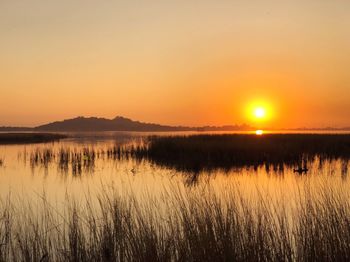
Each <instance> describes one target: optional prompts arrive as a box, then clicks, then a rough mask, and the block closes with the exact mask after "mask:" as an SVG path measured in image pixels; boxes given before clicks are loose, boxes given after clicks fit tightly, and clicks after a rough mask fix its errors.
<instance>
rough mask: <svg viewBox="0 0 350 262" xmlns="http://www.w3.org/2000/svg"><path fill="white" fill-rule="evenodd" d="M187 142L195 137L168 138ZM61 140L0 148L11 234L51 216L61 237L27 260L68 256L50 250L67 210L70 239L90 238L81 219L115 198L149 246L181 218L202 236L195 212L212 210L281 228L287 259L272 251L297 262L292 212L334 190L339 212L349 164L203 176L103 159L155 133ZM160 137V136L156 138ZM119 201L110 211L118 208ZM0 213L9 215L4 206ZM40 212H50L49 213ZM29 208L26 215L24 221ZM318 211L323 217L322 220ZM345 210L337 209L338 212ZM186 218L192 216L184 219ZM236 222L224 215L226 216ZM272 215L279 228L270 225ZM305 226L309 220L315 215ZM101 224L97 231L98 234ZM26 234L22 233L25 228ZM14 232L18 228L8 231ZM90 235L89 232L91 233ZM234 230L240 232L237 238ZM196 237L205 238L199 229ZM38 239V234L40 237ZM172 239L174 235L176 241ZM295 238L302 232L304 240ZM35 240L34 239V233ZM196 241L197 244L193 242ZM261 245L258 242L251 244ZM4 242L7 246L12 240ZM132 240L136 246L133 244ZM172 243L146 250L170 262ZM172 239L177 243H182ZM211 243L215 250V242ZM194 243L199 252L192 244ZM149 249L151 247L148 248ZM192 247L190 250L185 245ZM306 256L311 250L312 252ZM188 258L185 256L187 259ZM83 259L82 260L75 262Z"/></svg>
mask: <svg viewBox="0 0 350 262" xmlns="http://www.w3.org/2000/svg"><path fill="white" fill-rule="evenodd" d="M193 134H195V133H180V134H172V135H173V136H177V135H193ZM70 135H71V136H70V137H69V138H67V139H63V140H60V141H58V142H50V143H41V144H25V145H20V144H19V145H0V159H2V160H3V163H2V165H1V166H0V198H1V203H2V204H1V205H2V207H3V209H2V210H8V209H10V210H11V212H13V215H14V217H15V218H16V219H14V220H13V221H12V223H13V227H14V229H12V230H15V232H22V231H21V230H29V232H32V231H31V230H33V228H32V226H33V225H36V226H38V225H39V227H41V226H40V225H43V224H42V223H44V224H45V223H47V221H46V219H47V217H45V216H43V214H51V213H50V212H53V213H54V214H55V215H53V217H54V218H51V215H48V216H49V217H50V221H51V219H52V220H53V221H55V223H53V224H55V225H54V226H55V227H56V226H57V228H61V229H60V230H58V229H57V230H58V231H57V232H66V235H64V236H62V237H61V238H60V239H57V237H56V236H52V238H53V239H54V241H53V240H52V239H51V238H50V234H49V236H47V232H46V231H45V232H46V233H45V234H44V235H45V236H46V238H48V239H50V241H53V242H54V243H56V244H54V245H53V246H50V245H49V246H46V244H47V243H46V241H47V239H46V238H45V241H44V242H45V243H46V244H45V245H44V247H41V249H40V248H39V249H40V252H39V251H35V252H36V253H35V254H32V255H31V256H32V257H33V258H38V259H40V257H41V256H43V255H44V254H43V253H45V252H48V253H49V254H50V256H51V257H52V258H55V259H57V260H58V261H60V260H62V261H63V260H65V258H67V257H66V256H61V255H60V254H58V253H57V252H58V247H60V248H67V249H69V248H68V246H66V244H64V243H65V242H64V239H68V240H71V236H70V235H69V233H68V231H69V229H70V228H71V226H72V224H71V222H69V221H70V220H69V219H70V218H71V217H72V216H71V215H72V213H71V210H72V208H73V209H74V210H78V211H77V212H78V213H79V214H80V216H79V218H82V217H84V219H85V220H84V219H82V221H83V223H82V229H81V230H82V232H80V233H79V232H76V234H78V233H79V234H82V235H86V236H89V237H91V234H92V232H91V231H90V230H91V225H90V224H89V223H90V222H91V221H90V220H89V217H90V218H91V217H94V216H95V218H101V217H102V218H103V217H104V215H105V214H104V212H105V211H106V210H109V209H108V208H107V209H106V210H104V208H101V200H104V201H106V202H105V203H107V202H108V203H109V201H111V202H112V203H114V201H115V199H119V200H118V201H120V203H124V204H123V205H126V207H123V208H126V210H128V208H127V206H128V205H130V207H129V208H131V209H132V210H133V211H132V212H131V213H130V214H137V215H136V221H134V222H133V223H135V224H134V226H133V228H134V229H135V230H136V231H137V230H140V228H139V227H140V223H141V222H142V223H144V221H143V220H140V221H141V222H140V221H138V220H137V217H144V216H146V217H147V219H146V221H148V222H147V223H150V225H152V226H150V228H148V227H147V230H151V229H152V228H153V227H155V228H156V231H155V232H153V231H152V230H151V233H150V232H148V233H147V234H153V233H154V234H155V236H157V239H153V240H152V241H154V244H155V245H156V246H157V245H158V244H164V243H163V242H162V241H166V240H167V239H168V238H169V237H170V238H171V235H172V234H175V233H174V232H172V231H171V230H175V229H176V230H180V229H181V230H184V228H183V227H182V226H179V227H177V226H175V227H174V228H172V226H169V223H170V222H169V219H170V220H171V219H175V221H171V224H172V225H173V224H174V225H177V224H179V225H180V224H181V223H184V221H183V219H190V220H189V221H187V222H186V223H187V224H191V223H193V225H192V226H193V227H194V228H197V227H199V228H197V231H196V234H197V233H198V234H202V233H203V232H202V231H201V230H202V229H201V228H200V225H201V224H200V223H202V222H203V221H205V217H206V213H205V212H204V210H201V207H202V206H203V207H205V208H206V209H207V208H209V209H213V212H214V210H216V209H217V208H219V209H220V210H221V209H222V210H221V211H220V212H223V214H226V215H227V212H231V211H232V210H236V211H237V213H236V214H235V215H237V218H238V217H241V218H242V217H244V218H245V219H247V221H245V222H244V223H248V224H250V225H251V226H252V227H254V226H256V230H257V232H258V233H259V232H260V231H261V230H262V229H261V228H259V226H258V225H259V223H262V224H264V223H268V224H273V225H274V226H277V228H279V229H281V230H282V229H283V230H286V232H287V233H288V234H290V236H289V235H288V238H290V239H289V240H288V241H290V242H288V241H287V240H286V241H287V242H288V243H287V244H288V245H289V246H288V249H289V251H288V252H290V254H289V255H288V254H287V251H286V250H280V252H281V253H283V256H290V257H288V258H291V259H292V260H298V258H300V259H304V256H306V254H304V253H302V252H301V251H300V250H298V248H299V247H298V246H297V245H296V241H297V242H298V243H300V241H299V240H297V236H299V237H300V235H298V234H299V233H300V232H299V233H298V232H297V231H298V230H299V228H297V229H296V228H295V227H296V225H295V223H296V221H298V222H297V223H301V218H300V212H301V210H304V211H305V210H306V209H305V207H307V206H308V205H310V203H308V201H312V203H314V202H315V203H314V204H311V206H312V205H314V206H312V207H313V208H316V209H317V208H319V206H318V204H317V201H321V199H323V197H325V199H324V200H325V201H326V200H327V199H328V197H329V196H328V195H327V194H325V192H331V193H334V192H341V193H340V194H339V195H336V199H337V201H338V200H339V199H340V200H341V201H339V203H338V202H336V203H338V204H342V203H343V202H344V203H345V204H346V206H347V205H348V196H349V190H348V188H350V183H349V160H348V159H347V158H329V159H328V158H322V157H318V156H316V157H315V158H313V159H312V160H308V161H307V163H304V164H306V165H307V168H308V171H307V172H306V173H298V172H295V170H294V169H295V168H297V167H298V166H297V165H290V164H289V165H282V166H281V165H276V166H275V168H274V167H273V166H267V165H264V164H262V165H255V166H249V165H247V166H239V167H237V166H232V167H230V168H225V167H226V166H224V167H223V168H220V167H218V168H206V169H198V170H195V171H193V170H187V169H186V168H185V169H183V168H177V166H176V165H167V164H164V162H162V164H159V163H158V162H157V160H154V159H152V158H151V159H149V158H147V157H137V156H136V157H135V155H133V154H131V153H130V154H129V153H128V154H120V155H118V156H115V155H113V154H112V150H113V148H114V150H117V149H118V148H126V149H127V148H137V147H138V146H140V145H141V146H142V145H144V144H145V143H146V142H145V141H146V140H147V137H148V136H150V135H154V134H151V133H123V132H119V133H115V132H109V133H89V134H70ZM158 135H159V134H158ZM162 135H163V136H165V135H169V134H168V133H164V134H162ZM250 135H252V134H250ZM252 136H253V135H252ZM172 160H173V159H172ZM172 163H173V162H172ZM323 194H324V195H323ZM338 198H339V199H338ZM237 199H238V200H237ZM118 201H117V202H115V203H119V202H118ZM202 201H204V202H202ZM211 201H214V202H211ZM313 201H314V202H313ZM322 201H323V200H322ZM332 201H333V200H332ZM132 203H133V204H132ZM196 203H201V205H198V206H197V204H196ZM233 203H234V204H233ZM103 205H104V204H103ZM9 206H10V207H11V208H8V207H9ZM5 207H7V208H8V209H6V208H5ZM322 207H323V206H322ZM334 208H335V207H334ZM347 208H348V206H347ZM47 209H49V210H51V211H50V212H48V211H47ZM28 210H30V212H29V214H28ZM183 210H186V212H189V213H186V212H185V213H182V212H184V211H183ZM191 210H192V211H191ZM307 210H308V209H307ZM314 211H315V210H313V209H312V208H311V207H310V212H311V213H312V212H314ZM326 211H327V210H326ZM326 211H325V210H323V211H322V212H323V214H325V212H326ZM348 211H349V210H348V209H346V212H348ZM80 212H81V213H80ZM138 212H139V213H138ZM177 212H179V213H177ZM192 212H193V213H192ZM203 212H204V213H203ZM73 213H74V212H73ZM266 213H268V214H271V216H269V217H268V218H267V217H264V215H263V216H262V217H261V218H260V219H262V220H259V216H261V215H262V214H266ZM4 214H5V213H4ZM83 214H85V215H83ZM130 214H129V215H130ZM193 214H194V217H191V216H192V215H193ZM220 214H221V213H220ZM110 215H111V214H109V215H106V216H107V217H108V218H105V219H106V220H107V221H109V219H111V218H110V217H109V216H110ZM185 215H187V216H188V217H186V216H185ZM214 215H215V216H216V215H219V214H217V213H215V214H211V215H210V216H211V218H213V216H214ZM235 215H232V216H230V217H234V216H235ZM304 215H305V214H304ZM196 216H198V217H196ZM202 216H203V217H202ZM249 216H251V217H252V218H251V219H252V220H251V221H250V220H249V219H248V218H249ZM307 216H308V214H306V218H307V219H308V217H307ZM28 217H30V221H31V222H28V221H27V219H28ZM281 217H282V219H283V221H284V222H281V221H280V220H279V219H280V218H281ZM296 217H297V218H296ZM202 218H203V219H204V220H203V221H202V220H200V221H201V222H198V221H197V220H198V219H202ZM312 218H313V219H315V218H317V216H315V217H312ZM124 219H125V217H124ZM142 219H143V218H142ZM148 219H151V220H148ZM192 219H194V220H192ZM196 219H197V220H196ZM226 219H227V218H226ZM1 221H2V220H1V219H0V226H1V225H3V226H4V225H5V224H1ZM23 221H25V223H24V225H25V226H24V225H22V224H21V223H23ZM33 221H34V222H33ZM43 221H46V222H43ZM64 221H68V222H64ZM84 221H85V222H84ZM86 221H90V222H86ZM112 221H113V220H112ZM126 221H127V220H126ZM132 221H133V220H132ZM150 221H151V222H150ZM196 221H197V222H198V223H199V224H198V223H197V222H196ZM225 221H226V222H230V221H227V220H225ZM249 221H250V222H249ZM259 221H260V222H259ZM271 221H273V222H271ZM310 221H311V222H312V223H313V222H315V221H314V220H312V219H311V220H310ZM231 222H232V221H231ZM311 222H310V223H311ZM36 223H37V224H36ZM50 223H51V222H50ZM84 223H87V224H88V225H90V226H88V227H87V228H85V226H86V224H84ZM120 223H122V222H120ZM142 223H141V224H142ZM235 223H236V222H235ZM281 223H282V224H281ZM318 223H319V222H318ZM107 224H108V223H107ZM112 224H113V223H112ZM248 224H246V225H245V226H244V227H243V229H242V228H240V230H243V231H244V234H246V233H247V230H248V228H249V226H248V227H247V225H248ZM103 225H104V224H103V223H102V224H101V225H100V226H103ZM346 225H347V224H346ZM51 226H53V225H51ZM51 226H50V228H51ZM299 226H300V225H299ZM344 226H345V225H344ZM28 227H29V228H31V229H28ZM45 227H47V226H45ZM282 227H285V228H282ZM18 228H19V229H20V230H19V231H16V230H18ZM266 228H268V227H266ZM266 228H264V230H265V229H266ZM35 230H37V229H35ZM50 230H51V229H50ZM95 230H97V229H96V228H95ZM203 230H204V229H203ZM225 230H228V229H225ZM230 230H231V229H230ZM235 230H236V229H235ZM264 230H263V231H261V232H264V233H266V234H267V233H268V232H265V231H264ZM266 230H267V229H266ZM275 230H276V229H275ZM295 230H297V231H295ZM107 231H108V230H107ZM243 231H240V232H241V234H242V232H243ZM33 232H34V231H33ZM50 232H51V231H50ZM57 232H56V233H55V234H57ZM98 232H100V231H98ZM138 232H139V231H138ZM164 232H167V233H166V234H167V236H166V237H164V239H163V238H162V234H165V233H164ZM205 232H207V231H206V230H205ZM100 233H101V232H100ZM129 233H130V232H129ZM280 233H281V232H280ZM280 233H278V235H276V236H275V237H273V238H277V239H280V238H282V237H285V236H283V233H285V232H282V233H281V234H282V235H279V234H280ZM41 234H43V233H42V232H41ZM130 234H131V233H130ZM147 234H146V235H147ZM159 234H160V235H159ZM178 234H180V235H181V234H182V233H178ZM244 234H242V236H243V235H244ZM254 234H255V233H254ZM304 234H306V233H305V232H304ZM58 235H60V234H58ZM180 235H179V236H180ZM40 236H41V237H42V235H40ZM196 236H197V237H198V235H196ZM144 237H146V236H144ZM207 237H210V236H207ZM327 237H329V236H327ZM0 238H1V234H0ZM39 238H40V237H39ZM158 238H159V239H158ZM185 238H186V237H185ZM215 239H216V238H215ZM262 239H263V241H270V242H271V241H272V242H271V243H270V244H271V245H277V244H276V243H275V242H274V240H273V239H267V240H266V239H265V237H262ZM262 239H260V240H259V239H257V240H256V241H257V244H258V243H259V241H262ZM100 240H101V239H100ZM100 240H96V239H95V240H94V241H95V242H97V243H99V241H100ZM8 241H10V242H11V241H14V240H8ZM79 241H80V240H79ZM81 241H82V240H81ZM84 241H86V242H84V243H80V244H81V245H82V247H81V248H82V249H84V250H85V249H89V246H90V245H91V243H90V242H89V241H88V240H86V239H85V240H84ZM91 241H92V240H91ZM123 241H124V240H123ZM125 241H131V240H125ZM133 241H135V242H138V241H141V240H133ZM142 241H145V240H142ZM148 241H151V240H148ZM152 241H151V242H152ZM157 241H159V243H158V242H157ZM172 241H174V243H173V242H172V243H173V245H174V247H173V249H171V250H162V251H160V250H158V249H157V251H154V252H159V253H161V252H168V253H167V255H169V259H165V258H164V260H178V259H179V257H178V255H179V253H178V252H180V251H184V250H185V249H186V248H184V247H180V246H176V245H177V244H178V243H179V241H180V239H176V238H174V240H172ZM181 241H184V240H183V239H181ZM198 241H199V239H198ZM230 241H233V242H234V241H238V240H232V239H231V240H230ZM239 241H241V242H242V243H245V244H247V243H248V242H249V240H248V239H246V238H245V236H244V237H242V239H240V240H239ZM278 241H280V240H278ZM308 241H309V240H308ZM14 242H16V241H14ZM34 242H35V241H34ZM207 242H208V241H207ZM11 243H12V242H11ZM118 243H119V242H118ZM127 243H128V245H129V244H130V242H127ZM208 243H209V242H208ZM215 243H216V244H218V243H219V242H218V240H217V239H216V240H215ZM187 244H188V243H187ZM17 245H18V244H12V247H8V250H7V249H6V250H7V251H6V252H8V256H10V257H11V256H13V254H12V255H10V250H11V249H12V250H13V249H14V247H13V246H15V249H16V248H18V246H17ZM28 245H29V244H28ZM84 245H86V246H84ZM115 245H117V244H115ZM197 245H200V244H199V243H198V244H197ZM29 246H30V245H29ZM114 248H115V249H118V248H119V249H118V252H121V250H122V249H123V248H122V247H121V246H118V248H117V247H116V246H114ZM156 248H159V247H158V246H157V247H156ZM191 248H192V249H193V247H191ZM191 248H190V247H188V248H187V249H189V250H192V249H191ZM203 248H204V247H203ZM273 248H275V247H271V246H269V249H271V250H273ZM276 248H277V247H276ZM314 248H315V249H316V248H317V246H316V244H315V247H314ZM46 249H48V250H46ZM124 249H125V250H128V252H130V253H129V254H123V253H118V254H114V253H113V256H115V257H119V258H121V257H123V258H124V259H127V258H131V257H133V256H135V255H137V252H141V251H139V250H133V249H132V248H131V247H124ZM129 249H130V250H129ZM70 251H72V250H70ZM265 251H266V250H265ZM265 251H264V252H265ZM31 252H32V251H31ZM67 252H68V251H67ZM84 252H85V251H84ZM96 252H100V251H96ZM108 252H112V251H108ZM113 252H114V251H113ZM133 252H134V253H133ZM220 252H223V251H220ZM235 252H241V253H240V256H245V257H244V259H243V258H242V259H243V260H246V259H248V257H246V256H248V253H249V252H247V250H243V249H240V250H236V251H235ZM304 252H306V251H304ZM306 253H307V252H306ZM191 254H192V253H191ZM70 255H72V254H70ZM85 255H86V257H87V258H88V257H89V255H88V254H85ZM138 255H139V254H138ZM153 255H154V254H153ZM158 255H159V254H158V253H157V256H158ZM192 255H193V254H192ZM202 255H203V256H204V257H206V256H207V255H205V254H202ZM260 255H263V256H266V257H264V258H271V259H272V260H276V257H275V254H266V253H263V254H260ZM280 255H281V254H280ZM23 256H24V254H22V255H20V256H19V257H20V258H23ZM67 256H68V255H67ZM100 256H101V257H100V259H101V261H103V260H104V259H103V254H102V255H101V254H100ZM184 256H185V255H184ZM217 256H219V257H220V255H219V254H216V257H217ZM5 257H6V256H5ZM58 258H60V259H58ZM194 258H201V256H200V255H198V256H197V257H195V256H194V255H193V257H192V258H191V259H194ZM202 258H203V257H202ZM286 258H287V257H286ZM90 259H91V257H90ZM188 259H190V258H189V257H188ZM34 260H35V259H34ZM73 260H74V259H73ZM82 260H84V259H81V260H80V259H77V260H74V261H82ZM179 260H180V259H179ZM186 260H187V259H186Z"/></svg>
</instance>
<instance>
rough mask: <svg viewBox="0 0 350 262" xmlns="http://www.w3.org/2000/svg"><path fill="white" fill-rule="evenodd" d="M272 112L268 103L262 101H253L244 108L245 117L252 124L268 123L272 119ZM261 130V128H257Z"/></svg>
mask: <svg viewBox="0 0 350 262" xmlns="http://www.w3.org/2000/svg"><path fill="white" fill-rule="evenodd" d="M274 116H275V114H274V110H273V109H272V106H271V104H270V103H268V102H266V101H262V100H258V101H254V102H251V103H250V104H248V106H247V107H246V117H247V119H249V120H250V122H251V123H252V124H256V123H266V124H267V123H269V122H270V121H271V120H272V119H273V118H274ZM258 127H259V128H261V126H258Z"/></svg>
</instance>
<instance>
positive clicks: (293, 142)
mask: <svg viewBox="0 0 350 262" xmlns="http://www.w3.org/2000/svg"><path fill="white" fill-rule="evenodd" d="M316 158H317V159H318V160H319V161H320V162H325V161H329V160H341V161H342V162H343V163H344V165H343V171H344V173H347V166H348V162H349V160H350V135H315V134H312V135H309V134H296V135H291V134H286V135H281V134H273V135H264V136H256V135H241V134H237V135H191V136H171V137H164V136H152V137H148V138H145V140H144V141H142V142H140V143H136V144H128V145H114V146H109V147H107V148H96V147H94V146H92V147H84V148H79V149H76V148H73V149H72V148H61V149H59V150H53V149H52V148H38V149H36V150H34V152H32V153H31V156H30V161H31V165H32V166H33V167H34V166H40V165H42V166H45V167H47V166H48V165H49V164H50V163H53V162H55V163H58V167H59V169H60V170H61V171H63V172H69V170H71V172H72V173H73V175H76V174H81V173H82V171H83V169H85V170H91V171H92V170H93V168H94V165H95V162H96V160H99V159H107V160H111V161H120V160H128V159H134V160H138V161H142V160H147V161H150V162H151V163H154V164H156V165H158V166H161V167H165V168H171V169H175V170H177V171H181V172H187V173H192V175H193V174H198V173H200V172H201V171H211V170H215V169H222V170H226V171H228V170H230V169H234V168H238V169H239V168H250V167H253V168H254V169H257V168H258V167H261V166H265V169H266V170H267V171H269V170H273V171H275V172H283V171H284V169H285V168H292V167H294V168H297V167H299V168H301V167H303V168H307V165H308V163H311V162H313V161H315V159H316Z"/></svg>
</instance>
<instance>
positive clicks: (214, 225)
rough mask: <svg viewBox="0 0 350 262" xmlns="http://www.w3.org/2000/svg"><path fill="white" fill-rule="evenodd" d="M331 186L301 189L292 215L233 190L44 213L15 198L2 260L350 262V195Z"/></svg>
mask: <svg viewBox="0 0 350 262" xmlns="http://www.w3.org/2000/svg"><path fill="white" fill-rule="evenodd" d="M325 182H327V181H325ZM326 184H327V183H325V185H313V187H312V188H308V187H305V188H304V189H301V191H300V194H299V195H298V196H297V198H296V200H295V201H296V202H295V205H291V206H292V210H289V211H288V209H286V208H285V205H287V204H288V202H284V201H287V200H283V201H282V200H281V201H277V202H273V201H270V199H269V196H268V195H266V194H264V193H263V192H264V191H260V193H258V194H257V195H256V197H255V198H254V199H249V198H246V197H244V196H243V195H242V194H241V192H239V190H234V189H232V190H228V191H227V192H225V194H226V197H224V198H220V197H219V196H218V195H217V193H214V192H213V191H211V190H210V189H209V190H208V189H207V190H206V191H200V192H201V194H199V193H198V192H195V191H191V190H186V191H185V192H182V193H180V192H179V191H178V190H177V189H176V188H173V190H172V191H171V192H169V194H168V195H167V196H166V197H164V198H158V199H152V198H149V199H143V200H142V202H140V201H139V200H137V199H136V198H135V197H134V196H132V195H129V196H121V195H118V192H115V191H113V190H112V191H111V190H107V191H104V193H102V195H101V196H100V197H99V198H98V204H97V206H95V205H94V204H93V202H92V201H91V199H90V198H89V197H88V199H86V202H85V205H83V206H82V203H81V202H74V201H73V200H72V199H69V198H68V204H67V206H66V207H67V209H66V210H65V212H63V213H58V212H57V211H56V210H55V209H54V208H53V207H52V206H50V205H49V204H48V202H47V201H46V199H45V197H43V201H42V205H41V206H39V207H37V208H33V206H32V204H28V205H27V204H24V203H25V202H21V203H11V199H8V200H6V201H3V202H1V203H2V205H1V206H0V229H1V230H0V241H1V245H0V261H40V260H41V259H47V260H45V261H48V259H49V260H50V261H349V259H350V219H349V218H350V205H349V204H350V202H349V192H347V191H345V189H343V190H341V188H332V187H331V186H326ZM257 190H259V188H258V189H257ZM78 203H79V204H78ZM160 207H164V208H160ZM35 210H37V211H39V210H40V211H39V212H37V213H36V212H35Z"/></svg>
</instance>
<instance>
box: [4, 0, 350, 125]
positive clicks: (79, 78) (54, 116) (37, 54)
mask: <svg viewBox="0 0 350 262" xmlns="http://www.w3.org/2000/svg"><path fill="white" fill-rule="evenodd" d="M349 12H350V2H349V1H345V0H335V1H327V0H319V1H301V0H296V1H291V0H288V1H283V2H282V1H277V0H266V1H257V0H252V1H243V0H237V1H226V0H218V1H200V2H196V1H176V2H171V1H152V2H151V3H150V2H149V1H118V2H115V1H104V2H97V1H92V0H84V1H83V0H75V1H68V0H62V1H43V0H33V1H22V0H11V1H10V0H4V1H1V2H0V35H1V41H0V57H1V59H0V93H1V103H0V126H2V125H8V126H30V127H32V126H37V125H41V124H44V123H48V122H52V121H57V120H63V119H69V118H74V117H76V116H87V117H89V116H97V117H105V118H114V117H115V116H116V115H121V116H125V117H128V118H131V119H133V120H138V121H142V122H151V123H159V124H164V125H186V126H204V125H216V126H221V125H229V124H244V123H245V124H249V125H253V126H255V125H256V124H257V123H256V122H255V120H254V119H252V118H249V116H247V113H246V111H247V107H249V105H250V104H252V103H256V104H257V105H258V104H259V103H262V104H265V105H267V106H266V107H267V108H269V118H267V119H266V121H264V122H261V123H259V125H261V126H262V127H264V126H268V127H275V128H295V127H309V128H311V127H327V126H330V127H346V126H350V119H349V112H350V92H349V91H350V74H349V73H348V68H350V29H349V28H350V16H349V15H348V14H349Z"/></svg>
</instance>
